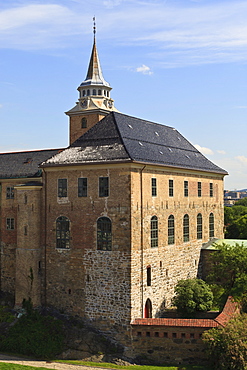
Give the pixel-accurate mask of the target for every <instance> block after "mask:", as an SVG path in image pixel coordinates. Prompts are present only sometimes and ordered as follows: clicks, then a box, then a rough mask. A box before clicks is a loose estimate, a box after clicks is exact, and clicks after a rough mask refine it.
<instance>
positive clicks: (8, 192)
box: [6, 186, 15, 199]
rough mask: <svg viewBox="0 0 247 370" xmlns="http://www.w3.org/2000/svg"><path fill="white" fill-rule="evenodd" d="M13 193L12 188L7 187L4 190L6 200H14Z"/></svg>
mask: <svg viewBox="0 0 247 370" xmlns="http://www.w3.org/2000/svg"><path fill="white" fill-rule="evenodd" d="M14 197H15V193H14V188H13V187H12V186H7V188H6V199H14Z"/></svg>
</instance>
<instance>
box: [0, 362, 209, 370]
mask: <svg viewBox="0 0 247 370" xmlns="http://www.w3.org/2000/svg"><path fill="white" fill-rule="evenodd" d="M56 362H60V363H63V364H71V365H84V366H89V367H90V366H93V367H101V368H106V369H125V370H212V369H211V368H209V367H205V366H196V365H186V366H181V365H180V366H147V365H143V366H141V365H131V366H121V365H115V364H111V363H104V362H102V363H98V362H85V361H73V360H71V361H70V360H68V361H66V360H60V361H56ZM0 369H1V370H45V369H46V368H44V367H34V366H26V365H17V364H11V363H5V362H0Z"/></svg>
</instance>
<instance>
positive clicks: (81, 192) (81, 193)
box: [78, 177, 87, 197]
mask: <svg viewBox="0 0 247 370" xmlns="http://www.w3.org/2000/svg"><path fill="white" fill-rule="evenodd" d="M78 197H87V178H86V177H81V178H79V179H78Z"/></svg>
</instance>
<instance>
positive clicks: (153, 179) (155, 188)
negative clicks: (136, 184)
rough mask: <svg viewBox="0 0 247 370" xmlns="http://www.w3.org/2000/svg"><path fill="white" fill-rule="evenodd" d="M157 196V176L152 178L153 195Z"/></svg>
mask: <svg viewBox="0 0 247 370" xmlns="http://www.w3.org/2000/svg"><path fill="white" fill-rule="evenodd" d="M156 196H157V181H156V179H155V178H152V197H156Z"/></svg>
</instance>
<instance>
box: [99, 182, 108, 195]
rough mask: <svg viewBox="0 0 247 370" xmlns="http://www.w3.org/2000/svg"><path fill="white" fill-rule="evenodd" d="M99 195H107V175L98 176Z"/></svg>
mask: <svg viewBox="0 0 247 370" xmlns="http://www.w3.org/2000/svg"><path fill="white" fill-rule="evenodd" d="M99 196H100V197H108V196H109V177H100V178H99Z"/></svg>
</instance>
